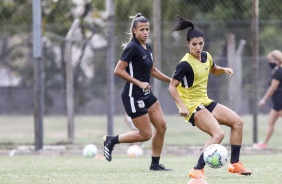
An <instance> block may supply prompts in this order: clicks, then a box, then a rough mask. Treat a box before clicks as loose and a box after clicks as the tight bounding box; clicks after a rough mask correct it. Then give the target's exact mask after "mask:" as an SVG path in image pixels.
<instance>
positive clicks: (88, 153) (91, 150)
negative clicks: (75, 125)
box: [82, 144, 98, 158]
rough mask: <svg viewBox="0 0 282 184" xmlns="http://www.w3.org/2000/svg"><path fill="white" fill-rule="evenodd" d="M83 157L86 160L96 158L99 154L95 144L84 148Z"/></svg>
mask: <svg viewBox="0 0 282 184" xmlns="http://www.w3.org/2000/svg"><path fill="white" fill-rule="evenodd" d="M82 153H83V156H84V157H86V158H92V157H95V156H96V155H97V153H98V148H97V146H95V145H94V144H88V145H86V146H85V147H84V148H83V152H82Z"/></svg>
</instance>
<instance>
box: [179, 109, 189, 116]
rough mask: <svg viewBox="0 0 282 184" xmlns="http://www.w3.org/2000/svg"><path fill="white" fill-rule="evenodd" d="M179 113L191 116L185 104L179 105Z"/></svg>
mask: <svg viewBox="0 0 282 184" xmlns="http://www.w3.org/2000/svg"><path fill="white" fill-rule="evenodd" d="M179 115H180V116H182V117H188V116H189V112H188V110H187V108H186V107H185V106H183V107H179Z"/></svg>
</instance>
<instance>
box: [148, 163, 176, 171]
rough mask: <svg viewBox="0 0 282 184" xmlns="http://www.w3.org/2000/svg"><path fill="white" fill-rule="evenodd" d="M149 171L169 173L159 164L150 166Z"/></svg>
mask: <svg viewBox="0 0 282 184" xmlns="http://www.w3.org/2000/svg"><path fill="white" fill-rule="evenodd" d="M150 170H151V171H171V169H167V168H165V166H164V165H162V164H159V165H157V164H153V165H151V166H150Z"/></svg>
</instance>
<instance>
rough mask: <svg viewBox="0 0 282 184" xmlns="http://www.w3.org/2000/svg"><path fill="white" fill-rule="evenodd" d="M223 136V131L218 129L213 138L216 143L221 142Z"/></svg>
mask: <svg viewBox="0 0 282 184" xmlns="http://www.w3.org/2000/svg"><path fill="white" fill-rule="evenodd" d="M224 136H225V134H224V131H223V130H221V129H219V130H218V131H217V132H216V133H215V134H214V135H213V137H214V138H215V139H216V140H217V142H219V143H220V142H221V141H222V140H223V138H224Z"/></svg>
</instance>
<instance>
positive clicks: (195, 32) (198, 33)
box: [172, 15, 204, 42]
mask: <svg viewBox="0 0 282 184" xmlns="http://www.w3.org/2000/svg"><path fill="white" fill-rule="evenodd" d="M176 17H177V23H176V25H175V26H174V27H173V29H172V31H180V30H184V29H186V28H190V29H189V30H188V32H187V41H188V42H189V41H190V40H191V39H192V38H198V37H204V34H203V31H202V30H201V29H199V28H195V27H194V24H193V22H192V21H190V20H187V19H185V18H183V17H180V16H179V15H177V16H176Z"/></svg>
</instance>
